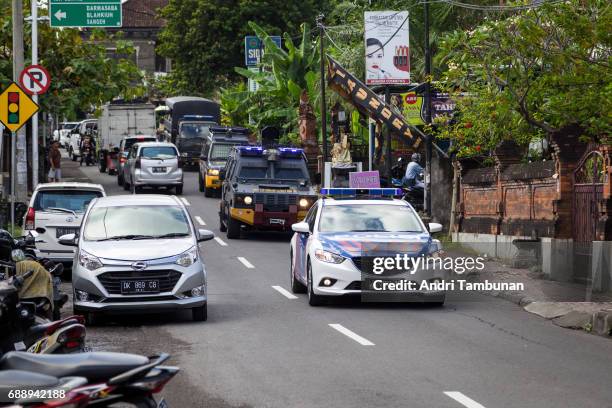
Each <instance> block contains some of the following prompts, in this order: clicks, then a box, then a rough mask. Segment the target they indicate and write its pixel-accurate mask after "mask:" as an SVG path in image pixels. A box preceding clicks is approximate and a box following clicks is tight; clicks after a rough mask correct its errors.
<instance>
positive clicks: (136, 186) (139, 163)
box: [123, 142, 183, 195]
mask: <svg viewBox="0 0 612 408" xmlns="http://www.w3.org/2000/svg"><path fill="white" fill-rule="evenodd" d="M144 187H165V188H167V189H170V188H174V190H175V192H176V194H177V195H180V194H183V169H182V168H181V167H180V165H179V152H178V149H177V148H176V146H175V145H173V144H172V143H163V142H144V143H136V144H134V145H133V146H132V147H131V149H130V152H129V153H128V157H127V161H126V162H125V164H124V165H123V188H124V189H125V190H126V191H129V190H131V191H132V193H133V194H137V193H139V192H140V191H141V190H142V189H143V188H144Z"/></svg>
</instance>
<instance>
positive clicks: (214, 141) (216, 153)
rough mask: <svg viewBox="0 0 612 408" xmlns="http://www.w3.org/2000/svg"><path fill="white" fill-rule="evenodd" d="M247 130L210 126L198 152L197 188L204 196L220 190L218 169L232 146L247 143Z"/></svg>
mask: <svg viewBox="0 0 612 408" xmlns="http://www.w3.org/2000/svg"><path fill="white" fill-rule="evenodd" d="M249 133H250V132H249V130H248V129H246V128H241V127H226V126H211V127H210V128H209V133H208V136H207V138H206V140H205V142H204V145H203V146H202V152H201V154H200V175H199V180H198V184H199V189H200V191H201V192H203V193H204V195H205V196H206V197H212V196H213V194H214V193H215V192H220V191H221V180H219V170H221V169H223V168H224V167H225V163H226V162H227V158H228V156H229V154H230V151H231V149H232V147H233V146H236V145H247V144H249Z"/></svg>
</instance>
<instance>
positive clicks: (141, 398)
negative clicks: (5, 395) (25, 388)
mask: <svg viewBox="0 0 612 408" xmlns="http://www.w3.org/2000/svg"><path fill="white" fill-rule="evenodd" d="M169 357H170V356H169V355H168V354H165V353H162V354H160V355H158V356H152V357H144V356H140V355H136V354H126V353H109V352H89V353H78V354H71V355H61V356H60V355H36V354H30V353H24V352H11V353H7V354H6V355H4V356H3V357H2V358H1V359H0V384H2V378H3V376H2V373H3V372H6V371H5V370H10V371H13V372H14V373H18V374H19V375H21V376H22V377H23V378H24V379H27V378H28V374H24V372H25V373H36V374H38V376H31V377H30V378H31V381H33V382H36V381H38V382H45V381H46V382H48V383H52V384H61V383H64V384H65V383H66V382H68V381H73V383H72V384H78V383H77V381H78V380H77V379H80V381H81V385H77V386H65V385H64V389H68V391H67V392H66V395H65V397H64V398H63V399H61V400H55V401H47V402H45V403H42V404H40V403H39V405H32V404H29V403H28V402H27V401H18V406H24V407H25V406H39V407H60V406H68V405H67V404H69V403H71V404H73V405H70V406H77V407H83V406H89V405H95V406H108V405H110V404H118V403H127V404H130V405H132V406H135V407H145V408H149V407H150V408H154V407H167V404H166V403H165V401H164V400H163V399H162V400H161V401H160V402H159V404H158V403H157V401H156V400H155V397H154V395H155V394H158V393H159V392H161V391H162V389H163V388H164V386H165V385H166V384H167V383H168V382H169V381H170V380H171V379H172V378H173V377H174V376H175V375H176V374H177V373H178V371H179V368H178V367H170V366H163V365H162V363H164V362H165V361H166V360H167V359H168V358H169ZM40 376H45V377H40ZM82 379H85V380H86V381H87V383H85V384H82V381H83V380H82ZM50 387H56V385H51V386H50Z"/></svg>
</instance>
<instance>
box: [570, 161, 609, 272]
mask: <svg viewBox="0 0 612 408" xmlns="http://www.w3.org/2000/svg"><path fill="white" fill-rule="evenodd" d="M573 181H574V200H573V206H572V228H573V238H574V278H575V279H576V280H578V281H582V282H585V281H588V279H589V277H590V270H591V257H592V249H593V240H595V237H596V232H597V221H598V220H599V202H600V201H601V199H602V197H603V186H604V184H603V182H604V157H603V155H602V154H601V153H600V152H599V151H597V150H592V151H590V152H589V153H587V154H585V156H584V157H583V158H582V160H580V163H579V164H578V167H577V168H576V170H575V171H574V177H573Z"/></svg>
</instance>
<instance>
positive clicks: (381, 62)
mask: <svg viewBox="0 0 612 408" xmlns="http://www.w3.org/2000/svg"><path fill="white" fill-rule="evenodd" d="M364 18H365V52H366V56H365V57H366V64H365V66H366V78H365V79H366V85H390V84H401V85H406V84H410V46H409V34H408V12H407V11H366V12H365V13H364Z"/></svg>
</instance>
